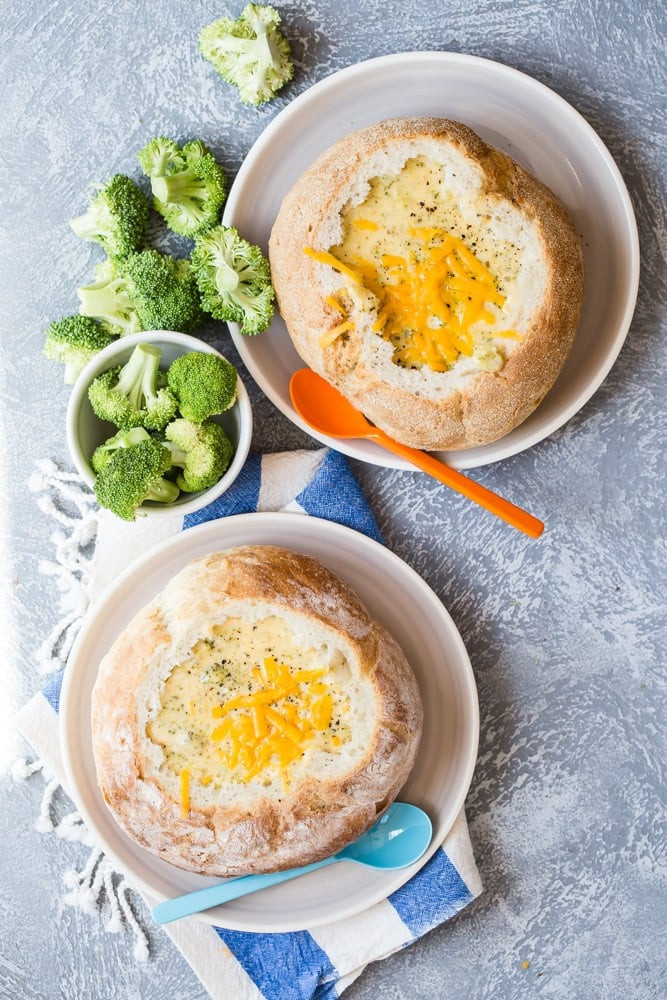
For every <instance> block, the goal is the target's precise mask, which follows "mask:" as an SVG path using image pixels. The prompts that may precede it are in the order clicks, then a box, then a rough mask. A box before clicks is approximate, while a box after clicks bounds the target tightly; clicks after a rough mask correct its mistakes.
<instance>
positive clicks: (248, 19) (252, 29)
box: [199, 3, 294, 105]
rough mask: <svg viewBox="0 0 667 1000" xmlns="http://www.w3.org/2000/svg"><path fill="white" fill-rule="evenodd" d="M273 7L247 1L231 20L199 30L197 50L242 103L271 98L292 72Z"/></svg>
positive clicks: (218, 21) (287, 49)
mask: <svg viewBox="0 0 667 1000" xmlns="http://www.w3.org/2000/svg"><path fill="white" fill-rule="evenodd" d="M279 24H280V14H279V13H278V11H277V10H275V8H273V7H269V6H262V5H260V4H255V3H249V4H248V5H247V6H246V7H245V9H244V11H243V13H242V14H241V16H240V17H239V18H238V19H237V20H236V21H232V20H231V19H230V18H228V17H221V18H219V19H218V20H217V21H213V23H212V24H209V25H207V26H206V27H205V28H203V29H202V31H201V32H200V35H199V50H200V52H201V54H202V55H203V57H204V59H208V61H209V62H210V63H211V64H212V65H213V67H214V69H215V70H216V72H217V73H219V75H220V76H221V77H222V79H223V80H226V81H227V83H231V84H233V85H234V86H235V87H238V89H239V94H240V97H241V100H242V101H243V103H244V104H255V105H256V104H261V103H262V102H264V101H269V100H271V98H272V97H274V96H275V94H276V92H277V91H278V90H280V88H281V87H283V86H284V85H285V84H286V83H287V82H288V80H291V79H292V77H293V75H294V65H293V63H292V58H291V52H290V47H289V43H288V42H287V40H286V39H285V38H283V36H282V35H281V34H280V32H279V31H278V25H279Z"/></svg>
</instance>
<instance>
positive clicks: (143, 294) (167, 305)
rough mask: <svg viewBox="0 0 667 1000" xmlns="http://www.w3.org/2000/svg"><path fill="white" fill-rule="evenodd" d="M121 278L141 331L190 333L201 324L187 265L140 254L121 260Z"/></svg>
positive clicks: (158, 255)
mask: <svg viewBox="0 0 667 1000" xmlns="http://www.w3.org/2000/svg"><path fill="white" fill-rule="evenodd" d="M122 274H123V277H124V280H125V282H126V285H127V288H128V290H129V294H130V296H131V298H132V301H133V302H134V303H135V307H136V310H137V314H138V316H139V319H140V321H141V324H142V326H141V328H142V329H143V330H176V331H178V332H180V333H190V332H191V331H192V330H195V329H196V328H197V327H198V326H201V324H202V323H203V322H204V314H203V312H202V308H201V302H200V299H199V291H198V289H197V282H196V280H195V276H194V274H193V272H192V269H191V267H190V263H189V261H187V260H176V259H174V258H173V257H169V256H168V255H167V254H161V253H159V252H158V251H157V250H143V251H142V252H141V253H135V254H132V255H131V256H129V257H127V258H125V259H124V260H123V262H122Z"/></svg>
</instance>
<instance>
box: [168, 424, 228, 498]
mask: <svg viewBox="0 0 667 1000" xmlns="http://www.w3.org/2000/svg"><path fill="white" fill-rule="evenodd" d="M164 433H165V437H166V438H167V440H166V442H165V448H168V449H169V452H170V454H171V461H172V465H175V466H178V467H180V468H181V469H182V470H183V471H182V473H181V474H180V475H178V476H177V478H176V482H177V484H178V486H180V488H181V489H182V490H185V492H186V493H198V492H199V490H207V489H208V488H209V486H213V485H214V484H215V483H217V481H218V480H219V479H220V477H221V476H222V474H223V473H224V472H225V471H226V470H227V469H228V468H229V463H230V462H231V460H232V455H233V454H234V445H233V444H232V442H231V441H230V440H229V438H228V437H227V435H226V434H225V432H224V430H223V429H222V427H221V426H220V425H219V424H216V422H215V420H205V421H204V423H203V424H195V423H192V421H190V420H185V419H179V420H174V421H173V422H172V423H171V424H168V425H167V427H166V429H165V432H164Z"/></svg>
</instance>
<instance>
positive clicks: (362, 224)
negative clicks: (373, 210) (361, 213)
mask: <svg viewBox="0 0 667 1000" xmlns="http://www.w3.org/2000/svg"><path fill="white" fill-rule="evenodd" d="M352 225H353V226H355V228H356V229H365V230H367V231H369V232H375V231H376V230H378V229H379V228H380V227H379V226H378V224H377V222H373V221H372V220H371V219H355V220H354V221H353V223H352Z"/></svg>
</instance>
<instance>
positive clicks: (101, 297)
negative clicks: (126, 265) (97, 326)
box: [77, 260, 148, 336]
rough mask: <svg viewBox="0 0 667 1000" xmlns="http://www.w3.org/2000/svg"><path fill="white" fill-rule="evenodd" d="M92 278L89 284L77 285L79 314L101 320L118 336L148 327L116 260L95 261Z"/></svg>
mask: <svg viewBox="0 0 667 1000" xmlns="http://www.w3.org/2000/svg"><path fill="white" fill-rule="evenodd" d="M95 278H96V280H95V281H94V282H93V283H92V285H84V286H83V287H82V288H77V295H78V296H79V301H80V303H81V304H80V306H79V312H80V313H81V315H82V316H91V317H94V318H95V319H99V320H103V321H104V322H105V323H106V324H107V325H108V326H109V328H110V331H111V332H112V333H115V334H119V335H120V336H123V334H126V333H138V332H139V331H140V330H142V329H148V327H144V326H143V325H142V322H141V320H140V318H139V315H138V313H137V310H136V307H135V304H134V302H133V300H132V297H131V295H130V290H129V288H128V285H127V281H126V280H125V278H124V277H123V275H122V273H121V271H120V269H119V261H112V260H105V261H103V262H102V263H101V264H98V265H97V267H96V268H95Z"/></svg>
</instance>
